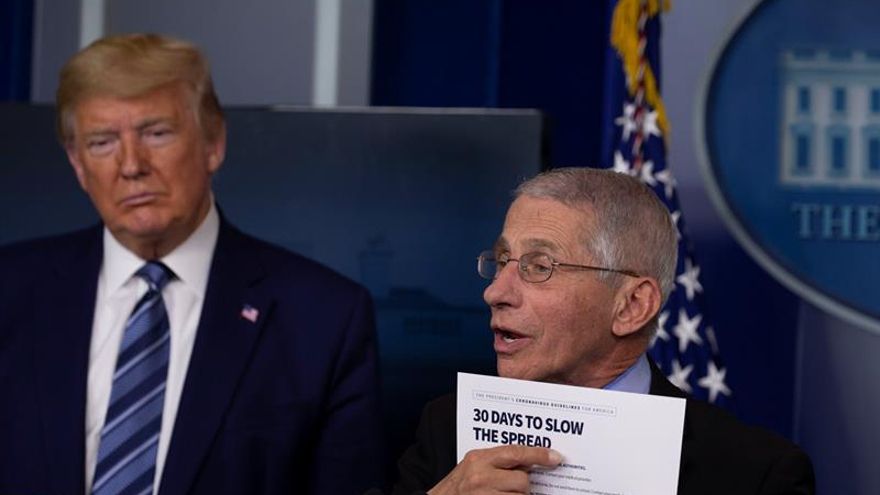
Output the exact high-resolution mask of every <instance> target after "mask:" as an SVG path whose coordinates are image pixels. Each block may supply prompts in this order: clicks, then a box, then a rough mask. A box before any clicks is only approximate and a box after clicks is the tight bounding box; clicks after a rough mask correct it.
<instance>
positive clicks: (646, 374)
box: [602, 354, 651, 394]
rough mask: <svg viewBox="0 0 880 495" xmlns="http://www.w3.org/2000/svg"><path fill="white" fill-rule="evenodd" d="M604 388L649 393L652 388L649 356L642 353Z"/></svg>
mask: <svg viewBox="0 0 880 495" xmlns="http://www.w3.org/2000/svg"><path fill="white" fill-rule="evenodd" d="M602 388H604V389H605V390H614V391H617V392H632V393H636V394H647V393H648V391H650V390H651V366H650V365H649V364H648V357H647V356H646V355H644V354H642V355H641V357H639V359H637V360H636V362H635V363H633V365H632V366H630V367H629V368H627V370H626V371H624V372H623V373H621V374H620V375H619V376H618V377H617V378H615V379H614V380H612V381H611V383H609V384H608V385H605V386H604V387H602Z"/></svg>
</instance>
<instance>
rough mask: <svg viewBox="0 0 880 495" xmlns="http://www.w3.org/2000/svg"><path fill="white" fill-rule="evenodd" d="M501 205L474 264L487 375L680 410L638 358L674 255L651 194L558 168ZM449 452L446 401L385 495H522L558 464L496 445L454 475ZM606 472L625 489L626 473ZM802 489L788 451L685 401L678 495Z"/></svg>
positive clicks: (626, 181) (535, 450)
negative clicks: (490, 361) (486, 319)
mask: <svg viewBox="0 0 880 495" xmlns="http://www.w3.org/2000/svg"><path fill="white" fill-rule="evenodd" d="M515 197H516V199H515V200H514V201H513V203H512V204H511V205H510V209H508V211H507V217H506V219H505V221H504V228H503V230H502V232H501V235H500V236H499V237H498V240H497V241H496V242H495V246H494V247H493V249H491V250H488V251H484V252H483V253H482V254H480V256H479V258H478V260H479V261H478V271H479V274H480V275H481V276H483V277H484V278H486V279H488V280H491V283H490V284H489V286H488V287H487V288H486V291H485V292H484V293H483V297H484V299H485V301H486V304H488V305H489V308H490V309H491V312H492V320H491V323H490V327H491V330H492V332H493V334H494V336H495V341H494V347H495V353H496V355H497V366H498V374H499V375H500V376H502V377H507V378H518V379H522V380H534V381H542V382H552V383H561V384H566V385H575V386H581V387H594V388H604V389H607V390H614V391H621V392H630V393H640V394H648V393H650V394H655V395H664V396H671V397H685V394H684V393H683V392H682V391H680V390H678V389H677V388H676V387H675V386H674V385H672V384H671V383H670V382H669V381H668V380H667V379H666V377H664V376H663V374H662V373H661V372H660V370H658V369H657V367H656V366H655V365H654V364H653V363H652V362H651V360H650V359H649V358H648V356H647V354H646V351H647V349H648V345H649V343H650V341H651V337H652V336H653V334H654V332H655V331H656V328H657V314H658V312H659V311H660V308H661V307H662V305H663V302H664V301H665V300H666V298H667V296H668V295H669V292H670V290H671V289H672V286H673V276H674V273H675V264H676V253H677V249H676V247H677V240H676V239H677V238H676V232H675V227H674V226H673V224H672V221H671V220H670V217H669V213H668V211H667V210H666V208H665V207H664V206H663V204H662V203H661V202H660V201H659V200H658V199H657V197H656V196H655V195H654V193H653V192H652V191H651V190H650V189H648V188H647V187H646V186H644V185H643V184H641V183H640V182H639V181H638V180H637V179H635V178H633V177H629V176H626V175H622V174H617V173H615V172H611V171H608V170H596V169H588V168H567V169H566V168H561V169H556V170H552V171H549V172H546V173H543V174H541V175H538V176H537V177H535V178H532V179H530V180H528V181H526V182H524V183H523V184H521V185H520V186H519V188H517V190H516V193H515ZM455 438H456V433H455V398H454V397H453V396H446V397H443V398H440V399H438V400H436V401H434V402H432V403H430V404H429V405H428V406H427V407H426V408H425V412H424V414H423V417H422V421H421V424H420V425H419V430H418V433H417V440H416V444H415V445H413V446H412V447H410V449H409V450H408V451H407V452H406V453H405V454H404V456H403V457H402V458H401V460H400V463H399V466H400V481H399V482H398V484H397V486H396V487H395V490H394V494H395V495H411V494H424V493H425V492H427V493H429V494H430V495H450V494H460V495H465V494H477V493H505V494H527V493H529V481H528V471H529V470H530V469H532V468H533V467H534V466H540V467H543V468H545V469H552V468H553V467H555V466H557V465H558V464H559V463H560V462H561V461H562V458H561V456H560V454H559V453H557V452H554V451H553V450H550V449H547V448H542V447H526V446H520V445H507V446H501V447H495V448H490V449H478V450H472V451H471V452H469V453H468V454H467V455H466V456H465V457H464V459H463V460H462V461H461V462H460V463H458V464H456V457H455V455H456V448H455ZM584 448H591V447H590V446H589V445H585V446H584ZM620 467H621V468H622V469H627V468H631V470H632V473H631V474H632V476H638V475H639V469H640V468H639V467H638V466H620ZM813 485H814V481H813V471H812V466H811V464H810V461H809V459H808V458H807V456H806V455H805V454H804V453H803V452H802V451H801V450H800V449H799V448H797V447H796V446H794V445H793V444H791V443H789V442H788V441H786V440H784V439H782V438H781V437H778V436H775V435H772V434H770V433H768V432H765V431H761V430H758V429H756V428H751V427H747V426H745V425H743V424H741V423H739V422H737V421H736V420H735V419H734V418H733V417H731V416H729V415H728V414H726V413H724V412H722V411H721V410H720V409H718V408H716V407H714V406H711V405H709V404H706V403H704V402H700V401H697V400H693V399H690V398H688V399H687V406H686V413H685V424H684V437H683V439H682V455H681V467H680V471H679V486H678V493H679V494H680V495H705V494H716V495H717V494H730V495H745V494H764V495H770V494H779V495H781V494H792V495H794V494H805V495H806V494H812V493H813V492H814V486H813Z"/></svg>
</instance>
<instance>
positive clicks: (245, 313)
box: [241, 304, 260, 323]
mask: <svg viewBox="0 0 880 495" xmlns="http://www.w3.org/2000/svg"><path fill="white" fill-rule="evenodd" d="M241 317H242V318H244V319H245V320H247V321H249V322H251V323H256V322H257V318H259V317H260V310H258V309H257V308H255V307H253V306H251V305H250V304H245V305H244V306H242V308H241Z"/></svg>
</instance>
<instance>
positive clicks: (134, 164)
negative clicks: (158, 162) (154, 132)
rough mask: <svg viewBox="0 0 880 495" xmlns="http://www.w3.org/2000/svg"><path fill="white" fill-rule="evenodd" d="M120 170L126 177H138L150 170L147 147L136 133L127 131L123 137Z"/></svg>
mask: <svg viewBox="0 0 880 495" xmlns="http://www.w3.org/2000/svg"><path fill="white" fill-rule="evenodd" d="M120 144H121V150H120V157H119V171H120V174H122V176H123V177H124V178H126V179H137V178H140V177H141V176H143V175H146V173H147V172H148V170H149V160H148V159H147V154H146V151H145V147H144V146H143V144H142V143H141V142H140V140H139V139H138V137H137V135H136V133H127V134H124V135H123V136H122V137H121V143H120Z"/></svg>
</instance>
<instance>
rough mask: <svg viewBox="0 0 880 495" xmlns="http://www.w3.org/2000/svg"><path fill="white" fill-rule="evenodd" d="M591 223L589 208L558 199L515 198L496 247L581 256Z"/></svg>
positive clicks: (590, 229)
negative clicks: (571, 204) (565, 202)
mask: <svg viewBox="0 0 880 495" xmlns="http://www.w3.org/2000/svg"><path fill="white" fill-rule="evenodd" d="M594 223H595V220H594V214H593V212H592V208H589V207H588V206H586V205H584V206H581V205H577V206H569V205H566V204H564V203H562V202H560V201H556V200H553V199H547V198H536V197H531V196H520V197H518V198H517V199H516V200H515V201H514V202H513V203H512V204H511V205H510V208H509V209H508V210H507V216H506V217H505V219H504V227H503V229H502V232H501V235H500V236H499V237H498V241H497V242H496V248H499V247H500V248H504V249H506V250H508V251H517V252H521V253H524V252H531V251H541V252H546V253H548V254H551V255H557V256H560V255H569V256H581V255H583V253H584V251H585V250H586V244H587V241H588V239H589V237H590V232H592V228H593V225H594Z"/></svg>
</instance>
